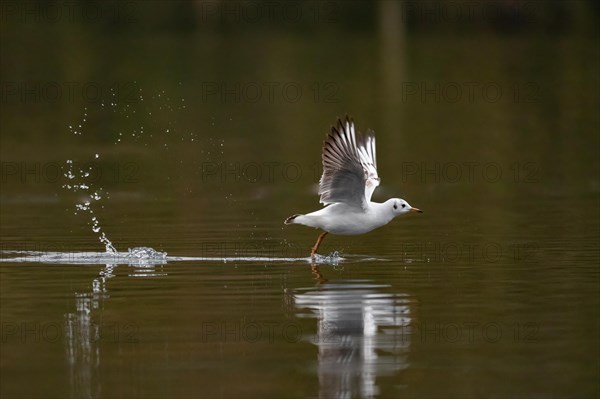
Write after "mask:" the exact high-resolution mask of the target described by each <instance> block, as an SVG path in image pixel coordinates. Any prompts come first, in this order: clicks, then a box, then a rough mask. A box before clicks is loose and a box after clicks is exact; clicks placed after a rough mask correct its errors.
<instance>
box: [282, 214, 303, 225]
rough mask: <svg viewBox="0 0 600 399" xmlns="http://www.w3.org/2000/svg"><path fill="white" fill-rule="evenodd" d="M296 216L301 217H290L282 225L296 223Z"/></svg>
mask: <svg viewBox="0 0 600 399" xmlns="http://www.w3.org/2000/svg"><path fill="white" fill-rule="evenodd" d="M298 216H303V215H301V214H299V213H297V214H295V215H292V216H290V217H289V218H287V219H285V221H284V222H283V223H284V224H294V223H296V222H295V220H296V218H297V217H298Z"/></svg>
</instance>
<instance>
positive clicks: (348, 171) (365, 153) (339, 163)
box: [319, 116, 379, 209]
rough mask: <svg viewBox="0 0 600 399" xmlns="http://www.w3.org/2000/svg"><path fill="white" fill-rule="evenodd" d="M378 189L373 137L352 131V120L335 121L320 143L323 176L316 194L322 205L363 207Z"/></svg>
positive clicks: (369, 134) (371, 133) (370, 133)
mask: <svg viewBox="0 0 600 399" xmlns="http://www.w3.org/2000/svg"><path fill="white" fill-rule="evenodd" d="M377 186H379V176H377V162H376V160H375V136H374V133H373V131H372V130H368V131H367V134H366V135H365V137H363V136H362V135H361V134H360V132H355V130H354V121H353V120H352V119H351V118H350V117H348V116H346V118H345V119H344V120H342V119H338V122H337V126H333V127H332V128H331V133H330V134H329V135H328V136H327V139H326V140H325V143H324V144H323V175H322V176H321V181H320V182H319V194H320V195H321V203H322V204H324V205H328V204H332V203H335V202H343V203H346V204H348V205H353V206H357V207H362V208H363V209H364V208H365V207H366V205H367V203H368V202H369V201H371V196H372V195H373V191H375V188H376V187H377Z"/></svg>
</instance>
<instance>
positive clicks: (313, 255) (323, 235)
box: [310, 231, 327, 259]
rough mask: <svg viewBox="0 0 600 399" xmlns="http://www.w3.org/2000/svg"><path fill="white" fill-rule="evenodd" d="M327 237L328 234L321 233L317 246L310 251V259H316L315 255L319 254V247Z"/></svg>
mask: <svg viewBox="0 0 600 399" xmlns="http://www.w3.org/2000/svg"><path fill="white" fill-rule="evenodd" d="M326 235H327V232H326V231H324V232H322V233H321V235H320V236H319V238H317V242H316V244H315V246H314V247H312V251H310V257H311V258H312V259H315V254H316V253H317V250H318V249H319V245H321V241H323V238H325V236H326Z"/></svg>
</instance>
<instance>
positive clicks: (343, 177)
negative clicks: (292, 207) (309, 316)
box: [284, 116, 422, 260]
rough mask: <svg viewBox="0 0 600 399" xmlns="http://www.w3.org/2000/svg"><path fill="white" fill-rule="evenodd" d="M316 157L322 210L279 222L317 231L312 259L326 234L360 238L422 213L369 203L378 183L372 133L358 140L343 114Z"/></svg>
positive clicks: (392, 202)
mask: <svg viewBox="0 0 600 399" xmlns="http://www.w3.org/2000/svg"><path fill="white" fill-rule="evenodd" d="M322 159H323V175H322V176H321V180H320V181H319V195H320V196H321V197H320V202H321V204H323V205H324V207H323V208H322V209H319V210H318V211H315V212H312V213H307V214H306V215H302V214H296V215H292V216H290V217H288V218H287V219H285V221H284V223H285V224H302V225H304V226H309V227H315V228H318V229H321V230H323V232H322V233H321V234H320V235H319V237H318V238H317V242H316V243H315V245H314V246H313V247H312V250H311V252H310V256H311V258H312V259H313V260H314V258H315V254H316V253H317V250H318V249H319V245H321V242H322V241H323V238H325V236H326V235H327V233H332V234H339V235H357V234H364V233H368V232H369V231H371V230H374V229H376V228H378V227H381V226H384V225H386V224H388V223H389V222H391V221H392V219H394V218H395V217H396V216H400V215H406V214H408V213H410V212H419V213H421V212H422V211H421V210H420V209H417V208H414V207H412V206H410V205H409V204H408V202H406V201H405V200H403V199H401V198H391V199H389V200H387V201H385V202H383V203H378V202H372V201H371V196H372V195H373V191H375V188H377V186H379V183H380V181H381V179H379V175H378V174H377V161H376V159H375V132H373V131H372V130H370V129H369V130H367V132H366V134H365V136H364V137H363V135H362V134H361V133H360V132H358V131H355V129H354V121H353V120H352V118H350V117H349V116H346V118H345V119H340V118H338V120H337V126H332V127H331V133H329V134H328V136H327V138H326V140H325V142H324V143H323V153H322Z"/></svg>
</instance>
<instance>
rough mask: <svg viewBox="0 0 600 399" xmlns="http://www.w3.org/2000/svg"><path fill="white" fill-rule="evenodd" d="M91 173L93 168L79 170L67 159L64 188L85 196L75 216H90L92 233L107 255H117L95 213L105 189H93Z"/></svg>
mask: <svg viewBox="0 0 600 399" xmlns="http://www.w3.org/2000/svg"><path fill="white" fill-rule="evenodd" d="M99 157H100V156H99V155H98V154H95V156H94V158H95V159H98V158H99ZM91 172H92V167H91V166H89V167H88V168H87V169H85V168H79V167H77V166H76V165H75V163H74V162H73V160H72V159H67V161H66V163H65V171H64V173H63V175H64V177H65V178H66V179H67V182H66V183H65V184H63V186H62V187H63V188H64V189H66V190H69V191H71V192H74V193H81V194H83V197H80V199H79V200H78V202H77V203H76V204H75V214H76V215H77V214H78V212H82V213H86V214H88V215H89V216H90V224H91V228H92V232H94V233H96V234H98V240H99V241H100V242H101V243H102V244H104V247H105V249H106V252H107V253H112V254H115V253H117V250H116V248H115V247H114V246H113V244H112V242H111V241H110V240H109V239H108V237H107V236H106V233H105V232H103V231H102V227H101V226H100V221H99V219H98V216H97V215H96V213H95V212H94V208H95V207H94V205H93V204H96V203H98V202H99V201H100V200H101V199H102V198H103V195H102V193H103V189H102V188H101V187H100V188H98V189H94V188H93V187H92V182H91V181H90V176H91Z"/></svg>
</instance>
